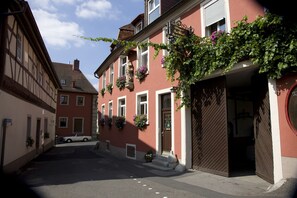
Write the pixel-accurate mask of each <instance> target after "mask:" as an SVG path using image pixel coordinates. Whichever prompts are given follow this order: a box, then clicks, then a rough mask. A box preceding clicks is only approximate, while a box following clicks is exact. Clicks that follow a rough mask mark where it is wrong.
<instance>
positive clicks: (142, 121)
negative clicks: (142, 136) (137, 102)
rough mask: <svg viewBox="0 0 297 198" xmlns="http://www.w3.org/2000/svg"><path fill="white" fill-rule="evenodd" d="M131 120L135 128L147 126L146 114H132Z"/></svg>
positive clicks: (141, 128)
mask: <svg viewBox="0 0 297 198" xmlns="http://www.w3.org/2000/svg"><path fill="white" fill-rule="evenodd" d="M133 121H134V124H135V126H136V127H137V128H139V129H140V130H143V129H145V128H146V126H147V115H144V114H140V115H134V116H133Z"/></svg>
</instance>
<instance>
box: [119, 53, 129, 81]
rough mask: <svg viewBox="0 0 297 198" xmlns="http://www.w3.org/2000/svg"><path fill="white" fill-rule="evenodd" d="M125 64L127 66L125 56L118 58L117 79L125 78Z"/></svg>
mask: <svg viewBox="0 0 297 198" xmlns="http://www.w3.org/2000/svg"><path fill="white" fill-rule="evenodd" d="M127 64H128V58H127V56H123V57H120V67H119V70H120V71H119V77H122V76H126V68H127Z"/></svg>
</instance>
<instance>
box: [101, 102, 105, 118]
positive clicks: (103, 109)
mask: <svg viewBox="0 0 297 198" xmlns="http://www.w3.org/2000/svg"><path fill="white" fill-rule="evenodd" d="M104 116H105V105H104V104H103V105H102V106H101V118H104Z"/></svg>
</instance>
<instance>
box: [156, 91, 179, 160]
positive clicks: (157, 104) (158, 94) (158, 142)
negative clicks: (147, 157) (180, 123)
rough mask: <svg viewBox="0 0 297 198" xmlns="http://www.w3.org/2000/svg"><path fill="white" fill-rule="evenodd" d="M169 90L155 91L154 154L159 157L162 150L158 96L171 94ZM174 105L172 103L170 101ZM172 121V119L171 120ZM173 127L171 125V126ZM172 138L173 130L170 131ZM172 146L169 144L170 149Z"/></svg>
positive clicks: (172, 110)
mask: <svg viewBox="0 0 297 198" xmlns="http://www.w3.org/2000/svg"><path fill="white" fill-rule="evenodd" d="M170 89H171V87H170V88H166V89H162V90H158V91H156V96H155V101H156V120H155V123H156V154H159V155H161V151H162V150H161V148H162V142H161V137H160V136H161V115H160V108H161V99H160V95H162V94H168V93H171V91H170ZM171 94H173V93H171ZM171 102H172V103H174V101H171ZM174 111H175V109H171V112H174ZM171 119H172V118H171ZM172 125H173V124H172ZM171 134H172V136H174V133H173V130H172V131H171ZM172 145H173V142H172V143H171V147H172Z"/></svg>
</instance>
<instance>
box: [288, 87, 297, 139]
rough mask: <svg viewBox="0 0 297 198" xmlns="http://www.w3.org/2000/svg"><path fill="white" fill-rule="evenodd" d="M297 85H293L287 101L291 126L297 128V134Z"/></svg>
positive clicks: (296, 129) (296, 131)
mask: <svg viewBox="0 0 297 198" xmlns="http://www.w3.org/2000/svg"><path fill="white" fill-rule="evenodd" d="M296 109H297V85H296V84H295V86H293V88H292V89H291V91H290V92H289V97H288V101H287V114H288V119H289V123H290V125H291V127H292V128H293V129H294V130H295V133H296V134H297V110H296Z"/></svg>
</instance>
